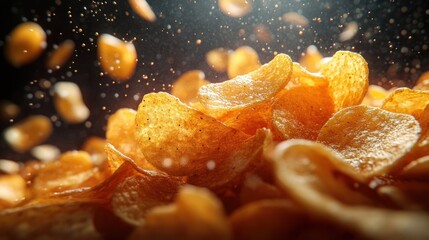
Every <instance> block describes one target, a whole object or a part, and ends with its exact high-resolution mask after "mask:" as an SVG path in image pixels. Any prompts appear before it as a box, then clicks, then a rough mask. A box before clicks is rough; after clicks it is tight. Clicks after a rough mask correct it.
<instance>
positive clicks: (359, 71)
mask: <svg viewBox="0 0 429 240" xmlns="http://www.w3.org/2000/svg"><path fill="white" fill-rule="evenodd" d="M320 73H322V74H323V75H324V76H325V77H326V78H327V79H328V82H329V90H330V92H331V94H332V97H333V99H334V103H335V110H337V111H338V110H340V109H342V108H345V107H348V106H353V105H357V104H360V103H361V102H362V100H363V98H364V97H365V94H366V92H367V89H368V84H369V83H368V74H369V70H368V64H367V62H366V61H365V59H364V58H363V57H362V56H361V55H359V54H357V53H354V52H350V51H337V52H336V53H335V54H334V55H333V56H332V59H330V60H329V61H328V62H327V63H325V64H322V66H321V68H320Z"/></svg>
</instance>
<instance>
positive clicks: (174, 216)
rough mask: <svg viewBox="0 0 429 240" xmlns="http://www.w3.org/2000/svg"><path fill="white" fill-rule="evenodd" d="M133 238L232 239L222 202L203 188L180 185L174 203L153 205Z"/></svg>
mask: <svg viewBox="0 0 429 240" xmlns="http://www.w3.org/2000/svg"><path fill="white" fill-rule="evenodd" d="M132 239H195V240H197V239H207V240H209V239H216V240H218V239H219V240H222V239H232V234H231V229H230V226H229V225H228V220H227V217H226V215H225V212H224V209H223V207H222V203H221V202H220V201H219V199H217V198H216V196H215V195H214V194H213V193H211V192H210V191H209V190H207V189H205V188H198V187H195V186H192V185H185V186H183V187H182V188H181V189H180V191H179V193H178V195H177V198H176V200H175V202H174V203H172V204H170V205H166V206H160V207H156V208H153V209H152V210H150V212H149V213H148V214H147V217H146V221H145V222H144V223H143V225H141V227H139V228H137V229H136V230H135V231H134V232H133V234H132V235H131V237H130V240H132Z"/></svg>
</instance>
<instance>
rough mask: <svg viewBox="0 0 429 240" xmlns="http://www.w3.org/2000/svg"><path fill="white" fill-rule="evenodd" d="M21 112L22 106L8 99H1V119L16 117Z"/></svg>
mask: <svg viewBox="0 0 429 240" xmlns="http://www.w3.org/2000/svg"><path fill="white" fill-rule="evenodd" d="M20 112H21V109H20V107H19V106H18V105H17V104H15V103H13V102H11V101H8V100H0V120H9V119H12V118H16V117H17V116H18V115H19V113H20Z"/></svg>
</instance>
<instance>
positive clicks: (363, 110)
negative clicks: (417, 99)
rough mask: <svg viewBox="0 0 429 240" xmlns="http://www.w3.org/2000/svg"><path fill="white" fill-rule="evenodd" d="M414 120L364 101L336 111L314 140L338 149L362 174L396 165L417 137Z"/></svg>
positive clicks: (379, 171)
mask: <svg viewBox="0 0 429 240" xmlns="http://www.w3.org/2000/svg"><path fill="white" fill-rule="evenodd" d="M420 131H421V128H420V126H419V123H418V122H417V120H416V119H415V118H414V117H413V116H411V115H407V114H400V113H392V112H389V111H386V110H382V109H379V108H375V107H368V106H364V105H359V106H352V107H348V108H345V109H343V110H341V111H339V112H337V113H336V114H335V115H334V116H333V117H332V118H331V119H330V120H329V121H328V122H327V123H326V124H325V126H323V128H322V129H321V130H320V133H319V136H318V137H317V141H318V142H321V143H323V144H326V145H327V146H329V147H332V148H333V149H335V150H336V151H338V152H339V153H340V154H341V156H342V157H343V158H344V162H346V163H348V164H349V165H350V166H352V167H353V168H354V169H355V170H356V171H357V172H359V173H360V174H362V175H363V176H366V177H373V176H377V175H383V174H386V173H389V172H390V171H392V170H393V169H395V168H400V167H402V166H403V165H404V164H406V161H404V159H403V157H404V156H405V155H406V154H407V153H408V152H409V151H410V150H411V149H412V148H413V146H414V145H415V143H416V142H417V140H418V139H419V137H420Z"/></svg>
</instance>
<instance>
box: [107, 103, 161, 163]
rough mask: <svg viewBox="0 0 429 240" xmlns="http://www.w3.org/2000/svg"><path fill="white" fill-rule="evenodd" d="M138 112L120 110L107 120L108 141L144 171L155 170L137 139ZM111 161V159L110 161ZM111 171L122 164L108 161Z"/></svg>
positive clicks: (127, 109) (125, 109)
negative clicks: (141, 149) (136, 123)
mask: <svg viewBox="0 0 429 240" xmlns="http://www.w3.org/2000/svg"><path fill="white" fill-rule="evenodd" d="M136 114H137V111H136V110H134V109H131V108H120V109H118V110H116V111H115V112H114V113H113V114H112V115H110V116H109V118H108V119H107V127H106V139H107V141H108V142H109V143H111V144H112V145H113V146H115V148H116V149H117V150H118V151H120V152H122V153H123V154H125V155H126V156H128V157H130V158H131V159H133V161H135V163H136V164H137V165H139V166H140V167H142V168H144V169H148V170H154V169H155V168H154V167H153V166H152V164H150V163H149V162H148V161H147V160H146V159H145V158H144V156H143V153H142V152H141V151H140V148H139V146H138V143H137V141H136V139H135V136H134V135H135V133H136V127H135V118H136ZM109 160H110V159H109ZM108 164H109V167H110V168H111V171H115V170H116V169H117V168H118V167H119V166H120V165H121V164H115V163H113V162H111V161H108Z"/></svg>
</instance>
